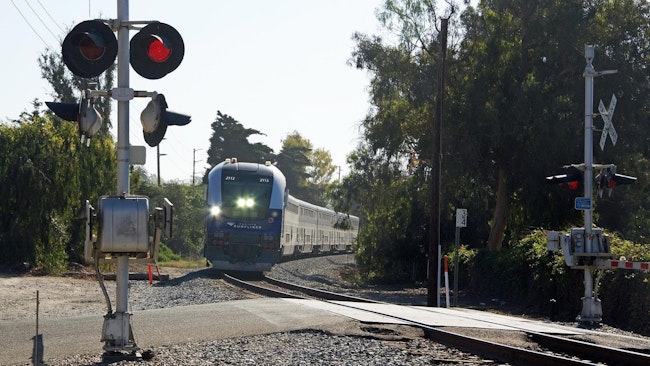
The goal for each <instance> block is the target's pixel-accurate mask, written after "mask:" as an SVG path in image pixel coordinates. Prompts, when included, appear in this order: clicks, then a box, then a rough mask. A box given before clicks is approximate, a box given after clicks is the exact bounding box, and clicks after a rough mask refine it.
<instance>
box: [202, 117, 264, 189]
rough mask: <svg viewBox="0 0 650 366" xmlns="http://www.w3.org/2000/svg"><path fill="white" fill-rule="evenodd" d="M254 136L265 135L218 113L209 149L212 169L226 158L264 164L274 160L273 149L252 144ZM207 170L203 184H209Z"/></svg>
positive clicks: (213, 124)
mask: <svg viewBox="0 0 650 366" xmlns="http://www.w3.org/2000/svg"><path fill="white" fill-rule="evenodd" d="M253 135H264V134H263V133H261V132H260V131H258V130H255V129H252V128H244V126H243V125H242V124H241V123H239V122H238V121H237V120H235V119H234V118H232V117H231V116H229V115H227V114H222V113H221V111H217V119H216V120H215V121H214V122H212V136H211V137H210V148H209V149H208V164H209V165H210V167H214V166H215V165H217V164H219V163H221V162H222V161H224V160H225V159H226V158H237V159H238V160H239V161H246V162H253V163H263V162H265V161H267V160H269V161H270V160H272V159H273V149H271V148H270V147H268V146H266V145H265V144H262V143H259V142H258V143H254V144H251V143H250V142H249V141H248V139H249V138H250V137H251V136H253ZM211 169H212V168H209V169H207V171H206V173H205V175H204V177H203V182H204V183H207V179H208V173H210V170H211Z"/></svg>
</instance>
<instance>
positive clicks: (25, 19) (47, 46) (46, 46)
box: [11, 0, 52, 51]
mask: <svg viewBox="0 0 650 366" xmlns="http://www.w3.org/2000/svg"><path fill="white" fill-rule="evenodd" d="M11 3H12V4H13V6H14V8H16V10H17V11H18V14H20V16H21V17H22V18H23V20H24V21H25V23H27V25H28V26H29V28H31V30H32V32H34V34H35V35H36V37H38V38H39V39H40V40H41V41H42V42H43V44H44V45H45V48H47V49H48V50H50V51H52V49H51V48H50V45H49V44H48V43H47V42H45V40H44V39H43V37H41V35H40V34H38V32H37V31H36V29H34V27H33V26H32V24H31V23H30V22H29V20H27V18H25V15H24V14H23V12H22V11H20V9H19V8H18V6H17V5H16V3H15V2H14V0H11Z"/></svg>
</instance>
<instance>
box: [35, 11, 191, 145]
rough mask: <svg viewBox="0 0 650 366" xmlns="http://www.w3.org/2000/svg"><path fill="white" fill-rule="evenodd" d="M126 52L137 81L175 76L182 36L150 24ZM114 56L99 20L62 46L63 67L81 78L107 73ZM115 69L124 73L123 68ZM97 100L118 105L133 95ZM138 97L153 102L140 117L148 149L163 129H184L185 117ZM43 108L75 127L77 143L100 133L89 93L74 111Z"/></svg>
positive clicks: (117, 92) (117, 93) (109, 33)
mask: <svg viewBox="0 0 650 366" xmlns="http://www.w3.org/2000/svg"><path fill="white" fill-rule="evenodd" d="M125 46H129V55H130V63H131V66H132V67H133V69H134V70H135V71H136V72H137V73H138V74H140V76H142V77H144V78H147V79H160V78H162V77H164V76H165V75H167V74H169V73H170V72H172V71H174V70H176V68H178V66H179V65H180V64H181V61H183V56H184V55H185V44H184V43H183V38H182V37H181V35H180V34H179V33H178V31H177V30H176V29H175V28H174V27H172V26H170V25H168V24H165V23H161V22H150V23H149V24H147V25H146V26H145V27H144V28H142V29H141V30H140V31H139V32H138V33H136V35H135V36H133V38H132V39H131V41H130V42H128V43H126V44H125ZM117 51H118V41H117V39H116V37H115V34H114V33H113V30H111V28H110V27H109V26H108V25H107V24H106V23H104V22H103V21H101V20H87V21H84V22H81V23H79V24H77V25H76V26H75V27H74V28H73V29H72V31H70V33H68V35H67V36H66V37H65V40H64V41H63V44H62V53H63V61H64V63H65V64H66V66H67V67H68V69H69V70H70V71H71V72H72V73H73V74H75V75H77V76H80V77H83V78H92V77H96V76H98V75H100V74H101V73H103V72H104V71H106V69H108V68H109V67H110V66H111V65H112V64H113V63H114V62H115V58H116V57H117ZM120 67H127V68H128V65H120ZM93 93H95V92H93ZM102 93H103V94H102ZM98 94H99V95H103V96H112V97H114V98H115V99H117V100H121V101H123V100H129V99H132V98H133V97H134V95H135V93H134V91H133V90H132V89H126V88H117V89H113V90H112V91H108V92H98ZM138 94H139V95H138V96H150V97H152V98H151V101H150V102H149V104H148V105H147V107H146V108H145V110H144V111H143V112H142V115H141V116H140V120H141V122H142V130H143V132H144V139H145V141H146V142H147V144H148V145H149V146H152V147H154V146H157V145H158V144H159V143H160V141H162V139H163V138H164V136H165V132H166V131H167V126H169V125H176V126H184V125H186V124H188V123H190V120H191V117H190V116H189V115H185V114H181V113H176V112H171V111H167V102H166V101H165V97H164V95H162V94H158V93H156V92H138ZM46 104H47V106H48V107H49V108H50V109H51V110H52V112H54V114H56V115H57V116H59V117H60V118H63V119H65V120H68V121H75V122H77V123H78V124H79V133H80V134H81V136H82V137H83V136H85V137H91V136H93V135H94V134H95V133H97V131H99V128H100V127H101V124H102V119H101V116H100V115H99V113H98V112H97V110H96V109H95V108H94V107H92V99H90V92H89V91H86V94H85V97H84V98H82V100H81V102H80V103H79V104H78V105H77V104H74V103H56V102H46Z"/></svg>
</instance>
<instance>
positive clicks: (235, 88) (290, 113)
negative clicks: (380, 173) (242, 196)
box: [0, 0, 383, 182]
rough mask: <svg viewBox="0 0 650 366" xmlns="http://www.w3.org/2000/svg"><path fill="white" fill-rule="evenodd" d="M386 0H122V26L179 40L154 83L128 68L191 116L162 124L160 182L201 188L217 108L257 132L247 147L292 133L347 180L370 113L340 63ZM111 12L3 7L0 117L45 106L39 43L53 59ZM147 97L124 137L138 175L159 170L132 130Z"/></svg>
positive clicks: (38, 2)
mask: <svg viewBox="0 0 650 366" xmlns="http://www.w3.org/2000/svg"><path fill="white" fill-rule="evenodd" d="M382 2H383V1H382V0H354V1H350V0H327V1H322V0H320V1H316V0H276V1H268V0H238V1H226V0H217V1H192V0H186V1H184V2H180V1H171V0H134V1H130V2H129V20H131V21H142V20H157V21H160V22H163V23H167V24H169V25H171V26H173V27H174V28H176V29H177V30H178V32H179V33H180V34H181V36H182V37H183V40H184V42H185V56H184V59H183V61H182V63H181V64H180V66H179V67H178V69H176V70H175V71H173V72H172V73H170V74H168V75H167V76H165V77H163V78H162V79H158V80H147V79H144V78H142V77H140V76H139V75H138V74H136V73H135V71H133V69H131V71H130V74H129V75H130V76H129V77H130V87H131V88H133V89H135V90H145V91H156V92H158V93H162V94H164V95H165V97H166V100H167V104H168V105H169V110H173V111H178V112H181V113H185V114H190V115H191V116H192V122H191V123H190V124H189V125H186V126H170V127H169V128H168V130H167V134H166V135H165V140H163V142H162V143H161V144H160V146H159V147H160V154H161V156H160V176H161V178H162V180H163V181H170V180H180V181H184V182H190V181H191V180H192V173H193V170H194V171H195V172H196V175H197V181H200V178H201V176H202V174H203V172H204V171H205V169H206V168H207V167H208V164H207V150H208V148H209V147H210V142H209V138H210V136H211V135H212V129H211V126H210V125H211V123H212V122H214V121H215V119H216V116H217V111H221V112H222V113H223V114H227V115H229V116H231V117H233V118H234V119H236V120H237V121H239V122H240V123H241V124H242V125H243V126H244V127H246V128H253V129H256V130H259V131H260V132H262V133H263V134H265V135H264V136H253V137H252V138H251V142H262V143H264V144H266V145H268V146H269V147H271V148H272V149H273V150H274V152H275V153H278V152H279V151H280V149H281V147H282V140H283V139H284V138H286V136H287V135H289V134H291V133H292V132H293V131H297V132H298V133H300V135H302V136H303V137H304V138H306V139H308V140H309V141H310V142H311V143H312V145H313V147H314V148H322V149H325V150H327V151H329V152H330V154H331V155H332V159H333V164H334V165H336V166H340V168H341V172H342V174H343V175H345V173H346V172H347V171H348V169H347V167H346V163H345V160H346V156H347V155H348V154H349V153H350V152H352V151H353V150H354V149H355V147H356V146H357V145H358V143H359V141H360V140H359V137H360V133H359V126H360V122H361V121H362V120H363V119H364V117H365V116H366V114H367V113H368V111H369V108H370V103H369V95H368V85H369V77H370V75H369V74H368V73H367V72H366V71H364V70H357V69H356V68H354V67H352V66H350V65H348V60H349V59H350V58H351V55H352V52H353V50H354V47H355V44H354V41H353V40H352V35H353V34H354V33H355V32H361V33H365V34H380V33H381V29H380V27H379V22H378V21H377V18H376V15H375V14H376V10H377V9H378V8H379V7H380V5H381V3H382ZM116 17H117V2H116V1H110V0H83V1H82V0H56V1H55V0H3V1H1V2H0V20H1V21H0V24H1V25H0V27H2V31H3V32H2V33H3V34H4V35H5V37H4V40H3V43H4V45H5V50H11V51H8V52H5V53H4V57H2V60H1V61H0V65H1V67H0V80H2V85H3V87H2V88H0V96H1V98H0V121H9V120H11V119H16V118H18V116H19V115H20V113H21V112H23V111H30V110H31V102H32V101H33V100H34V99H35V98H38V99H39V100H40V101H50V100H53V99H52V97H51V92H52V90H51V88H50V86H49V84H48V83H47V82H46V81H45V80H44V79H42V78H41V75H40V69H39V67H38V57H39V55H41V54H42V53H43V52H44V51H45V50H46V48H49V49H51V50H53V51H55V52H60V50H61V46H60V43H61V41H62V40H63V38H65V35H66V34H67V31H66V30H68V29H70V28H71V27H73V26H74V25H76V24H78V23H80V22H82V21H84V20H88V19H97V18H101V19H114V18H116ZM135 33H136V31H134V30H132V31H131V32H130V35H131V37H132V36H133V35H134V34H135ZM9 52H10V53H9ZM148 100H149V99H148V98H135V99H134V100H132V101H131V102H130V117H129V121H130V122H129V126H130V127H129V130H130V131H129V142H130V144H131V145H140V146H146V147H147V162H146V164H145V169H146V170H147V171H148V172H149V173H151V174H156V173H157V169H158V167H157V164H156V160H157V159H156V148H150V147H149V146H148V145H146V143H145V142H144V138H143V137H142V127H141V124H140V113H141V112H142V110H143V109H144V108H145V106H146V104H147V102H148ZM114 109H117V107H116V104H114ZM113 124H114V125H115V126H116V125H117V119H116V118H115V117H114V118H113ZM162 154H164V155H162ZM336 176H337V177H338V175H336Z"/></svg>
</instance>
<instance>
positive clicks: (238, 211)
mask: <svg viewBox="0 0 650 366" xmlns="http://www.w3.org/2000/svg"><path fill="white" fill-rule="evenodd" d="M272 189H273V177H271V176H261V175H258V174H250V173H248V174H247V173H245V172H241V171H240V172H224V174H223V176H222V177H221V198H222V206H221V214H222V215H223V216H225V217H230V218H245V219H264V218H265V217H266V216H267V214H268V210H269V205H270V203H271V191H272Z"/></svg>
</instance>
